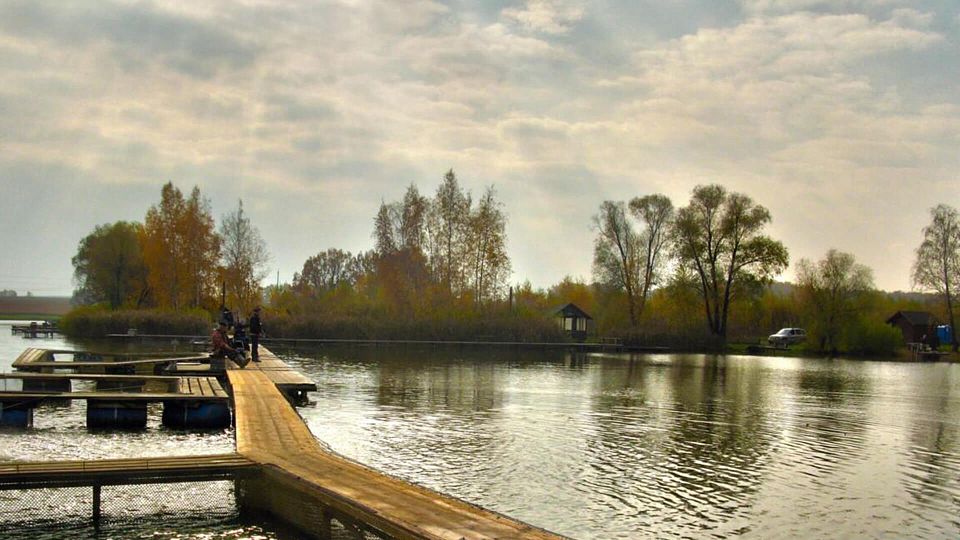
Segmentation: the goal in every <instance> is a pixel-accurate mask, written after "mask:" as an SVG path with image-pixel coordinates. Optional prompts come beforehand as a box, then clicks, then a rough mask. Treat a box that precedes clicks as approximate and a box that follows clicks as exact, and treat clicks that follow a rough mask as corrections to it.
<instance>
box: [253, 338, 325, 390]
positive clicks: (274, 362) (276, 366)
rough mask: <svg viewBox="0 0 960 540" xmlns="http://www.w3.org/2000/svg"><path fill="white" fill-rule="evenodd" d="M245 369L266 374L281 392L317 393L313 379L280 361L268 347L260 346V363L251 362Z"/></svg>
mask: <svg viewBox="0 0 960 540" xmlns="http://www.w3.org/2000/svg"><path fill="white" fill-rule="evenodd" d="M244 369H257V370H260V371H262V372H263V373H265V374H266V376H267V377H268V378H269V379H270V380H271V381H272V382H273V384H275V385H276V386H277V388H279V389H280V390H281V391H283V392H286V393H288V394H289V393H290V392H291V391H292V392H316V391H317V383H315V382H314V381H313V380H312V379H310V378H309V377H307V376H306V375H304V374H303V373H300V372H299V371H297V370H295V369H293V368H292V367H290V366H288V365H287V363H286V362H284V361H283V360H280V359H279V358H277V357H276V355H274V354H273V353H272V352H270V351H269V350H268V349H267V348H266V347H263V346H262V345H261V346H260V361H259V362H250V363H249V364H247V366H246V368H244Z"/></svg>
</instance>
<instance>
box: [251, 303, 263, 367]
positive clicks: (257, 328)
mask: <svg viewBox="0 0 960 540" xmlns="http://www.w3.org/2000/svg"><path fill="white" fill-rule="evenodd" d="M262 333H263V323H262V322H260V306H257V307H255V308H253V315H251V316H250V356H251V358H253V361H254V362H259V361H260V334H262Z"/></svg>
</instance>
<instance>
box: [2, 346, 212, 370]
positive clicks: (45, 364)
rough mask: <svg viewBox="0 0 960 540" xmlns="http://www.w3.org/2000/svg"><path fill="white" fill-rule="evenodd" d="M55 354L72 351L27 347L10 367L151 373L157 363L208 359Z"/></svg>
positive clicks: (72, 352)
mask: <svg viewBox="0 0 960 540" xmlns="http://www.w3.org/2000/svg"><path fill="white" fill-rule="evenodd" d="M56 354H74V351H65V350H51V349H36V348H29V349H26V350H25V351H23V353H21V354H20V356H18V357H17V359H16V360H14V361H13V364H12V367H13V368H14V369H17V370H21V371H39V372H43V373H52V372H53V370H55V369H70V370H77V371H81V370H82V371H84V372H100V373H105V372H108V371H113V372H116V371H125V372H135V373H153V372H154V371H156V368H157V366H158V364H163V365H166V364H170V363H173V362H189V361H201V360H208V359H209V356H207V355H194V356H171V357H165V358H139V359H135V360H115V361H113V360H111V361H108V360H97V361H89V360H87V361H83V360H81V361H74V360H55V359H54V355H56ZM114 356H117V357H135V356H138V355H126V354H121V353H117V354H116V355H114Z"/></svg>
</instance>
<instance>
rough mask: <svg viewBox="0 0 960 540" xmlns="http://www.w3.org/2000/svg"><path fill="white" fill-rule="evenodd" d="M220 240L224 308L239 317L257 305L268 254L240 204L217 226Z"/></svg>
mask: <svg viewBox="0 0 960 540" xmlns="http://www.w3.org/2000/svg"><path fill="white" fill-rule="evenodd" d="M220 238H221V239H222V242H223V249H222V251H221V255H220V258H221V263H222V265H223V266H222V277H223V284H224V286H225V288H226V292H227V296H228V305H230V306H233V308H234V309H239V310H240V311H241V312H243V313H250V310H252V309H253V307H254V306H255V305H256V304H258V303H259V301H260V293H261V290H262V288H261V286H260V283H261V282H262V281H263V279H264V278H265V277H266V276H267V263H268V262H269V261H270V254H269V253H268V252H267V245H266V243H265V242H264V241H263V238H262V237H261V236H260V231H259V230H257V228H256V227H255V226H254V225H253V223H252V222H251V221H250V218H249V217H247V215H246V214H245V213H244V211H243V201H242V200H240V201H238V203H237V209H236V210H234V211H233V212H230V213H229V214H227V215H225V216H224V217H223V219H222V220H221V222H220Z"/></svg>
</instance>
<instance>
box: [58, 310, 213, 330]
mask: <svg viewBox="0 0 960 540" xmlns="http://www.w3.org/2000/svg"><path fill="white" fill-rule="evenodd" d="M211 321H212V320H211V318H210V314H209V313H207V312H206V311H204V310H201V309H195V310H190V311H179V312H175V311H161V310H110V309H107V308H104V307H98V306H84V307H78V308H76V309H73V310H71V311H70V312H69V313H67V314H66V315H64V316H63V318H62V319H60V322H59V327H60V331H61V332H63V333H64V334H65V335H67V336H68V337H73V338H100V337H105V336H106V335H108V334H126V333H127V332H128V331H129V330H130V329H135V330H136V331H137V333H140V334H172V335H206V334H209V333H210V329H211V327H212V322H211Z"/></svg>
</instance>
